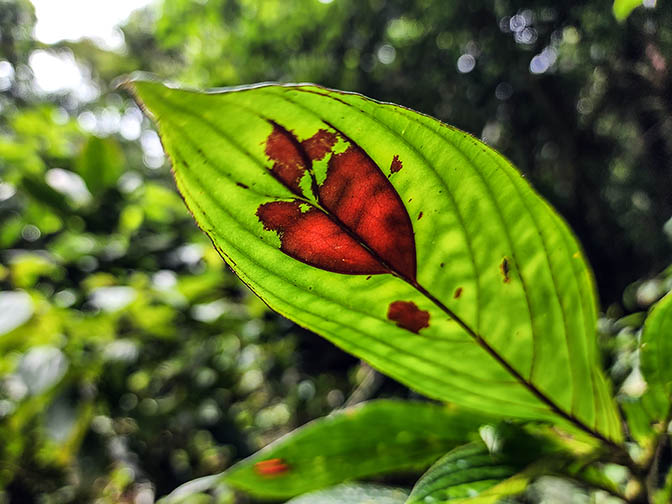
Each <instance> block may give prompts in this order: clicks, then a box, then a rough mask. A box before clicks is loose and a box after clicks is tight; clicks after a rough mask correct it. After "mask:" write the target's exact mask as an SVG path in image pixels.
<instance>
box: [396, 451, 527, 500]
mask: <svg viewBox="0 0 672 504" xmlns="http://www.w3.org/2000/svg"><path fill="white" fill-rule="evenodd" d="M523 469H524V465H522V464H520V463H519V462H516V461H514V460H509V459H507V457H505V456H502V455H499V456H498V455H493V454H491V453H490V452H489V451H488V449H487V448H486V446H485V445H484V444H483V443H482V442H475V443H472V444H468V445H464V446H460V447H459V448H456V449H455V450H453V451H451V452H450V453H448V454H446V455H445V456H444V457H442V458H441V459H440V460H439V461H438V462H436V464H434V465H433V466H432V467H431V468H430V469H429V470H428V471H427V472H426V473H425V474H424V475H423V476H422V478H420V480H419V481H418V482H417V483H416V485H415V487H414V488H413V491H412V492H411V495H410V496H409V498H408V500H407V501H406V504H425V503H426V502H432V503H435V504H441V503H444V502H450V503H458V502H465V503H466V502H469V503H474V504H476V503H479V504H490V503H493V504H494V503H495V502H497V501H498V500H499V499H501V498H502V497H505V496H509V495H515V494H518V493H520V492H522V491H523V490H525V488H526V487H527V483H528V480H529V478H528V477H527V476H525V475H523V474H518V473H519V472H520V471H522V470H523Z"/></svg>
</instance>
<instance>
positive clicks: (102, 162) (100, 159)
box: [76, 136, 126, 195]
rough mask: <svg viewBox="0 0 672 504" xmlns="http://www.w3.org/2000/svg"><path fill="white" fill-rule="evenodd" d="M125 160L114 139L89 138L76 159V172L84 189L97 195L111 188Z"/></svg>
mask: <svg viewBox="0 0 672 504" xmlns="http://www.w3.org/2000/svg"><path fill="white" fill-rule="evenodd" d="M125 164H126V160H125V158H124V152H123V151H122V150H121V146H120V145H119V142H117V141H116V140H115V139H114V138H99V137H97V136H90V137H89V139H88V141H87V142H86V143H85V144H84V147H83V148H82V152H81V153H80V155H79V158H78V159H77V162H76V166H77V171H78V172H79V174H80V175H81V177H82V178H83V179H84V182H86V187H88V189H89V191H91V193H92V194H94V195H97V194H100V193H101V192H102V191H104V190H105V189H107V188H109V187H113V186H114V185H115V184H116V183H117V180H118V179H119V176H120V175H121V173H122V171H123V169H124V165H125Z"/></svg>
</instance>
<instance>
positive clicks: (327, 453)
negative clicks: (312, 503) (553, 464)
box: [223, 400, 487, 497]
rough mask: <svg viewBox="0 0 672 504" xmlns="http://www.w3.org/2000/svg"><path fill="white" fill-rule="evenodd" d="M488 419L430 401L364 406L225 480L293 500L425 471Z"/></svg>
mask: <svg viewBox="0 0 672 504" xmlns="http://www.w3.org/2000/svg"><path fill="white" fill-rule="evenodd" d="M486 421H487V420H486V419H485V418H484V417H479V416H478V415H474V414H473V413H467V412H461V411H455V410H454V409H450V408H447V407H443V406H438V405H435V404H430V403H422V402H414V401H392V400H378V401H372V402H369V403H363V404H361V405H358V406H355V407H352V408H348V409H345V410H342V411H339V412H337V413H334V414H332V415H330V416H328V417H326V418H322V419H319V420H315V421H314V422H311V423H309V424H307V425H305V426H304V427H301V428H300V429H297V430H295V431H294V432H291V433H290V434H288V435H287V436H285V437H283V438H281V439H280V440H278V441H277V442H275V443H273V444H272V445H270V446H269V447H267V448H265V449H263V450H262V451H260V452H258V453H256V454H254V455H253V456H251V457H250V458H248V459H246V460H243V461H242V462H240V463H238V464H237V465H235V466H234V467H232V468H231V469H230V470H228V471H227V472H226V473H224V475H223V480H224V481H226V483H228V484H230V485H232V486H235V487H238V488H241V489H243V490H245V491H247V492H249V493H251V494H253V495H259V496H264V497H292V496H295V495H300V494H303V493H305V492H309V491H312V490H317V489H320V488H324V487H327V486H330V485H334V484H336V483H340V482H342V481H346V480H350V479H356V478H361V477H364V476H370V475H373V474H382V473H386V472H391V471H397V472H398V471H403V470H411V469H416V470H417V469H420V470H422V469H424V468H425V467H427V466H428V465H429V464H431V463H432V462H433V461H435V460H436V459H437V458H438V457H439V456H441V454H443V453H445V452H446V451H448V450H450V449H452V448H454V447H455V446H457V445H459V444H461V443H463V442H464V441H465V440H468V439H470V438H471V437H474V436H475V435H476V433H477V431H478V428H479V426H480V425H481V424H482V423H484V422H486Z"/></svg>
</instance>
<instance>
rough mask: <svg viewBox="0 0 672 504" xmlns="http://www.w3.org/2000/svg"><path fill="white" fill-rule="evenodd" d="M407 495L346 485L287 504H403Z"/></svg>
mask: <svg viewBox="0 0 672 504" xmlns="http://www.w3.org/2000/svg"><path fill="white" fill-rule="evenodd" d="M407 495H408V494H407V492H405V491H404V490H401V489H398V488H390V487H386V486H382V485H373V484H370V483H369V484H361V483H360V484H353V483H347V484H344V485H338V486H335V487H332V488H328V489H326V490H319V491H317V492H312V493H309V494H307V495H302V496H301V497H297V498H295V499H292V500H291V501H288V502H287V504H345V503H347V504H404V502H406V497H407Z"/></svg>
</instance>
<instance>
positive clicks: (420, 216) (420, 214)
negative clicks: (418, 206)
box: [418, 212, 422, 220]
mask: <svg viewBox="0 0 672 504" xmlns="http://www.w3.org/2000/svg"><path fill="white" fill-rule="evenodd" d="M420 219H422V212H420V213H419V214H418V220H420Z"/></svg>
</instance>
